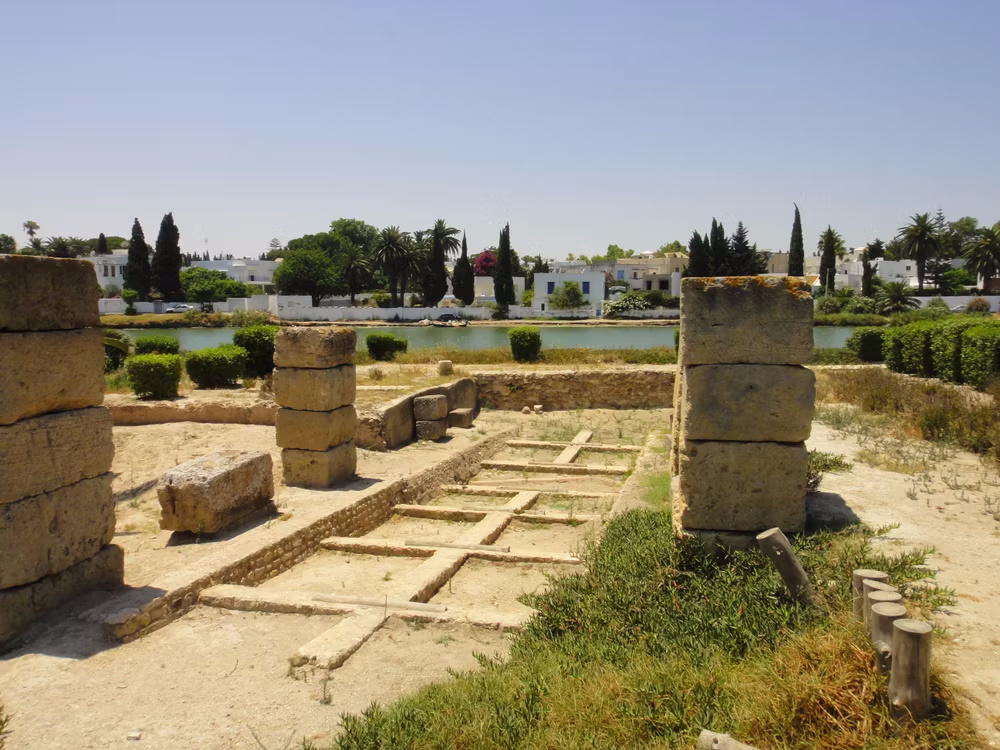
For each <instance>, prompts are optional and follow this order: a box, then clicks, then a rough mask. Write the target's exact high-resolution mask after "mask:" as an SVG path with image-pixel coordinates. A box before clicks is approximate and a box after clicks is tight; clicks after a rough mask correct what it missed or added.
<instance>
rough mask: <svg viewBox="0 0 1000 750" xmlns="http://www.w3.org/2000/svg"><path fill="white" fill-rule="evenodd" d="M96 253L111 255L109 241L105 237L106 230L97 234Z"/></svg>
mask: <svg viewBox="0 0 1000 750" xmlns="http://www.w3.org/2000/svg"><path fill="white" fill-rule="evenodd" d="M94 255H111V251H110V250H108V241H107V240H106V239H105V238H104V232H101V233H100V234H99V235H97V250H95V251H94Z"/></svg>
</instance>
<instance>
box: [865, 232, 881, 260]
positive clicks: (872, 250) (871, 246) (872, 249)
mask: <svg viewBox="0 0 1000 750" xmlns="http://www.w3.org/2000/svg"><path fill="white" fill-rule="evenodd" d="M865 253H866V254H867V255H868V260H869V261H872V260H878V259H879V258H884V257H885V243H884V242H882V240H880V239H879V238H878V237H876V238H875V239H874V240H872V241H871V242H869V243H868V244H867V245H865Z"/></svg>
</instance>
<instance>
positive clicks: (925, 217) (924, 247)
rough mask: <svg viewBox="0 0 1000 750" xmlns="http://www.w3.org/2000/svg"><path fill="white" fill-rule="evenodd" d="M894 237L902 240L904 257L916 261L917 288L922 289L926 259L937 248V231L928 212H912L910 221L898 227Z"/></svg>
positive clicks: (929, 257)
mask: <svg viewBox="0 0 1000 750" xmlns="http://www.w3.org/2000/svg"><path fill="white" fill-rule="evenodd" d="M896 239H897V240H899V241H900V242H902V252H903V257H904V258H913V260H915V261H916V262H917V288H918V289H919V290H920V291H923V288H924V270H925V268H926V266H927V261H929V260H930V259H931V258H933V257H934V253H936V252H937V249H938V233H937V230H936V227H935V224H934V220H933V219H931V216H930V214H929V213H927V214H914V215H913V216H911V217H910V223H909V224H907V225H906V226H905V227H900V228H899V233H898V234H897V235H896Z"/></svg>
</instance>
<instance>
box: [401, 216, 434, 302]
mask: <svg viewBox="0 0 1000 750" xmlns="http://www.w3.org/2000/svg"><path fill="white" fill-rule="evenodd" d="M429 234H430V230H427V229H416V230H414V232H413V236H412V237H411V238H410V241H409V242H408V243H407V244H406V254H405V255H404V257H403V259H402V261H401V262H400V264H399V295H400V297H402V299H403V304H404V305H405V304H406V287H407V285H408V284H409V281H410V279H419V278H420V273H421V272H422V271H423V270H424V268H425V267H426V265H427V255H428V253H429V251H430V237H429V236H428V235H429Z"/></svg>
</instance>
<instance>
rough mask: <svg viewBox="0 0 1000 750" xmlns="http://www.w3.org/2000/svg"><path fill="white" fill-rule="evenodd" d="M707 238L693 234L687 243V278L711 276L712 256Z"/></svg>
mask: <svg viewBox="0 0 1000 750" xmlns="http://www.w3.org/2000/svg"><path fill="white" fill-rule="evenodd" d="M711 252H712V251H711V248H710V247H709V246H708V238H707V237H706V238H705V239H702V237H701V235H700V234H698V233H697V232H695V233H694V234H692V235H691V241H690V242H689V243H688V267H687V272H686V274H687V275H688V276H712V275H713V273H712V255H711Z"/></svg>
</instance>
